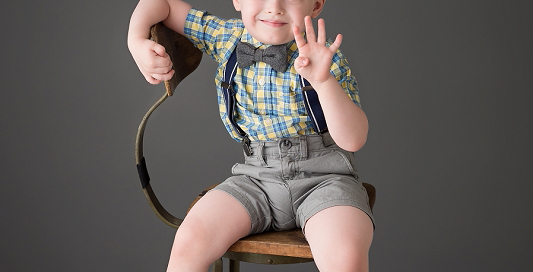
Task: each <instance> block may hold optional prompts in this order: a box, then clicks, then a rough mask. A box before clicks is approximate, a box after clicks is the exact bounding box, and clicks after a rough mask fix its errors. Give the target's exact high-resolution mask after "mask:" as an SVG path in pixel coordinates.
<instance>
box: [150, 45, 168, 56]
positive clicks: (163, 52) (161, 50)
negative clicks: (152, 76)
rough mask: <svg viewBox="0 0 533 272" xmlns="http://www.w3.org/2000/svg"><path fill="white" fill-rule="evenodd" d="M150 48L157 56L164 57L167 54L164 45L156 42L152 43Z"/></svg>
mask: <svg viewBox="0 0 533 272" xmlns="http://www.w3.org/2000/svg"><path fill="white" fill-rule="evenodd" d="M152 50H153V51H154V52H155V53H156V54H157V55H159V56H161V57H164V56H166V55H167V51H166V50H165V47H164V46H162V45H160V44H158V43H154V46H153V47H152Z"/></svg>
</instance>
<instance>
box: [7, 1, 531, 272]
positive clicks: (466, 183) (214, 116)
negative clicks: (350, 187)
mask: <svg viewBox="0 0 533 272" xmlns="http://www.w3.org/2000/svg"><path fill="white" fill-rule="evenodd" d="M194 4H195V6H197V7H199V8H206V9H209V10H211V11H213V12H215V13H217V14H219V15H221V16H223V17H234V16H237V15H238V14H237V13H236V12H235V11H233V8H232V5H231V4H230V1H226V0H224V1H206V0H203V1H200V0H198V1H195V2H194ZM135 5H136V1H133V0H130V1H126V0H117V1H102V0H95V1H8V2H6V3H3V4H2V8H1V9H0V22H1V24H0V27H1V33H2V42H1V47H0V49H1V50H0V60H1V74H0V77H1V85H2V91H1V92H0V116H1V123H0V124H1V126H0V133H1V138H0V139H1V141H0V155H1V166H0V167H1V168H0V169H1V175H0V179H1V183H2V189H1V190H0V218H1V223H0V224H1V225H0V227H1V229H0V235H1V243H0V271H164V270H165V267H166V262H167V258H168V253H169V251H170V246H171V243H172V240H173V235H174V230H172V229H171V228H169V227H167V226H166V225H164V224H163V223H161V222H159V221H158V219H157V218H156V217H155V216H154V215H153V214H152V212H151V210H150V208H149V207H148V205H147V203H146V201H145V199H144V196H143V195H142V192H141V188H140V184H139V182H138V180H137V173H136V170H135V163H134V156H133V150H134V137H135V133H136V129H137V126H138V123H139V121H140V119H141V118H142V116H143V115H144V113H145V111H146V110H147V109H148V107H149V106H151V104H152V103H153V102H154V101H155V100H156V99H157V98H158V97H159V96H160V95H161V93H162V86H151V85H149V84H148V83H146V82H145V81H144V79H143V78H142V76H141V74H140V73H139V72H138V70H137V68H136V66H135V63H134V62H133V60H132V59H131V56H130V55H129V52H128V50H127V47H126V31H127V26H128V21H129V17H130V14H131V12H132V11H133V8H134V6H135ZM531 14H532V5H531V4H530V1H525V0H517V1H487V0H484V1H481V0H469V1H458V0H448V1H432V0H424V1H421V0H409V1H406V0H396V1H379V0H373V1H348V0H345V1H340V0H337V1H332V0H330V1H328V3H327V4H326V8H325V10H324V12H323V13H322V17H324V18H326V22H327V26H328V33H329V36H331V37H333V36H334V34H336V33H343V34H344V35H345V39H344V43H343V45H342V50H343V52H344V53H345V55H346V56H347V57H348V59H349V60H350V63H351V68H352V69H353V71H354V73H355V74H356V76H357V78H358V81H359V86H360V90H361V98H362V102H363V107H364V110H365V111H366V113H367V115H368V117H369V120H370V124H371V129H370V134H369V140H368V142H367V144H366V146H365V147H364V148H363V149H362V150H361V151H359V152H358V153H357V154H356V156H357V159H358V165H359V170H360V173H361V176H362V177H363V179H364V181H366V182H370V183H372V184H374V185H375V186H376V187H377V190H378V199H377V204H376V207H375V216H376V218H377V230H376V233H375V237H374V243H373V246H372V248H371V252H370V253H371V257H370V258H371V260H370V261H371V268H372V270H373V271H532V270H533V262H532V260H531V257H532V252H533V243H532V242H533V234H532V229H533V222H532V215H531V208H532V207H533V200H532V198H531V196H530V195H531V193H532V192H533V185H532V178H531V163H532V162H533V160H532V156H531V152H532V151H533V145H532V143H531V141H530V139H531V137H532V136H533V133H532V129H531V120H532V119H531V117H532V111H531V109H530V108H531V103H532V102H533V95H532V87H531V86H532V84H531V78H532V77H531V72H532V71H533V69H532V68H533V67H532V60H533V58H532V50H531V49H532V48H533V42H532V37H531V36H532V35H531V34H532V29H531V26H532V25H533V24H532V23H533V19H531V17H532V16H531ZM214 67H215V66H214V63H213V62H212V61H211V60H210V59H209V58H204V61H203V62H202V64H201V67H200V68H199V71H198V72H196V73H195V74H194V75H192V76H191V77H190V78H187V79H186V80H185V81H184V82H183V83H182V85H180V87H179V90H178V93H177V94H176V96H174V97H173V98H172V99H170V100H169V101H167V102H166V104H164V105H163V106H162V107H161V108H160V109H159V110H158V111H157V112H156V113H155V115H154V116H153V117H152V119H151V121H150V123H149V127H148V129H147V134H146V144H145V149H146V153H145V155H146V157H147V161H148V165H149V169H150V172H151V175H152V179H153V183H154V186H155V190H156V191H157V192H158V193H159V195H160V197H161V199H162V202H163V204H165V205H167V206H168V207H169V209H170V210H171V211H172V212H173V213H175V214H177V215H179V216H182V215H183V214H184V213H185V210H186V207H187V205H188V204H189V203H190V202H191V201H192V199H193V198H194V196H195V195H196V194H197V193H198V192H200V191H201V190H202V189H203V188H205V187H207V186H208V185H211V184H213V183H217V182H220V181H222V180H223V179H224V178H225V177H227V176H228V175H229V174H230V167H231V166H232V165H233V164H234V163H235V162H239V161H241V160H242V159H241V150H240V148H239V145H238V144H237V143H235V142H233V141H232V140H231V139H230V137H229V136H228V135H227V133H226V132H225V130H224V128H223V126H222V123H221V122H220V120H219V117H218V113H217V107H216V96H215V91H214V86H213V80H212V77H213V74H214ZM202 165H204V166H202ZM243 267H244V269H246V268H248V269H249V270H248V271H250V270H251V271H316V268H314V266H313V265H312V264H305V265H291V266H284V267H283V266H280V267H268V266H261V267H260V266H257V265H243Z"/></svg>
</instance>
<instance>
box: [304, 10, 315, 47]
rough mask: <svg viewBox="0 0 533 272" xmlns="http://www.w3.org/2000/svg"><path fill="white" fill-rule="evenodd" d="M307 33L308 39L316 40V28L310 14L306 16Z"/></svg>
mask: <svg viewBox="0 0 533 272" xmlns="http://www.w3.org/2000/svg"><path fill="white" fill-rule="evenodd" d="M305 34H307V40H308V41H313V42H314V41H316V36H315V29H314V28H313V22H312V21H311V17H310V16H305Z"/></svg>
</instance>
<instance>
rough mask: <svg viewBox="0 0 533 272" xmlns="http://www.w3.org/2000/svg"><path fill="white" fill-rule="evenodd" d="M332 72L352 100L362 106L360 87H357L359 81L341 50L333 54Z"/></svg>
mask: <svg viewBox="0 0 533 272" xmlns="http://www.w3.org/2000/svg"><path fill="white" fill-rule="evenodd" d="M331 74H332V75H333V76H335V78H336V79H337V81H338V82H339V84H341V86H342V88H343V89H344V91H345V92H346V94H348V96H349V97H350V98H351V99H352V101H353V102H354V103H355V104H357V105H358V106H359V107H361V101H360V98H359V88H358V87H357V81H356V79H355V77H354V76H353V75H352V71H351V70H350V67H349V66H348V60H346V58H345V57H344V55H343V54H342V53H341V51H339V50H337V52H336V53H335V54H334V55H333V62H332V65H331Z"/></svg>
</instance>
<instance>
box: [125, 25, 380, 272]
mask: <svg viewBox="0 0 533 272" xmlns="http://www.w3.org/2000/svg"><path fill="white" fill-rule="evenodd" d="M151 35H152V39H153V40H154V41H156V42H158V43H160V44H162V45H163V46H164V47H165V48H166V50H167V53H168V54H169V55H170V58H171V59H172V63H173V65H174V70H175V75H174V77H173V78H172V79H171V80H169V81H165V89H166V93H165V94H164V95H163V97H161V99H159V100H158V101H157V102H156V103H155V104H154V105H153V106H152V107H151V108H150V109H149V111H148V112H147V113H146V115H145V116H144V118H143V119H142V121H141V124H140V125H139V130H138V132H137V139H136V148H135V158H136V163H137V169H138V172H139V177H140V180H141V185H142V188H143V191H144V194H145V196H146V198H147V199H148V202H149V204H150V206H151V207H152V210H153V211H154V212H155V214H156V215H157V216H158V217H159V219H161V220H162V221H163V222H164V223H166V224H167V225H169V226H171V227H173V228H176V229H177V228H178V227H179V226H180V224H181V223H182V222H183V220H182V219H179V218H176V217H174V216H173V215H171V214H170V213H169V212H168V211H167V210H166V209H165V208H163V206H162V205H161V203H160V202H159V201H158V199H157V197H156V195H155V193H154V191H153V190H152V187H151V185H150V178H149V176H148V171H147V168H146V163H145V159H144V157H143V136H144V130H145V126H146V122H147V121H148V118H149V117H150V115H151V114H152V112H153V111H154V110H155V109H156V108H157V107H158V106H159V105H160V104H161V103H163V102H164V101H165V100H166V99H167V98H168V97H169V96H171V95H172V93H173V91H174V89H175V88H176V87H177V85H178V84H179V83H180V82H181V80H183V79H184V78H185V77H186V76H188V75H189V74H190V73H192V72H193V71H194V70H195V69H196V68H197V67H198V65H199V64H200V60H201V58H202V52H200V51H199V50H198V49H197V48H195V47H194V46H193V45H192V43H191V42H190V41H189V40H188V39H187V38H185V37H183V36H182V35H180V34H178V33H176V32H174V31H172V30H170V29H169V28H167V27H166V26H164V25H163V24H161V23H159V24H157V25H154V26H153V27H152V29H151ZM178 55H179V57H178ZM363 185H364V187H365V188H366V190H367V192H368V195H369V199H370V207H373V206H374V202H375V196H376V190H375V188H374V186H372V185H370V184H367V183H363ZM215 186H216V185H213V186H211V187H209V188H207V189H206V190H205V191H203V192H202V193H200V195H199V196H198V197H197V198H196V199H195V200H194V202H193V203H192V204H191V206H190V207H189V210H190V208H191V207H192V206H193V205H194V204H195V203H196V202H197V201H198V200H199V199H200V198H201V197H202V196H203V195H204V194H205V193H207V191H209V190H210V189H212V188H213V187H215ZM223 258H227V259H229V270H230V271H231V272H234V271H239V267H240V262H241V261H243V262H249V263H257V264H294V263H304V262H312V261H313V256H312V254H311V250H310V248H309V244H308V243H307V241H306V240H305V237H304V235H303V233H302V231H301V230H300V229H294V230H288V231H278V232H276V231H270V232H265V233H261V234H255V235H250V236H248V237H245V238H242V239H241V240H239V241H237V242H236V243H235V244H233V245H232V246H231V247H230V248H229V249H228V251H227V252H226V254H225V255H224V256H223ZM222 270H223V264H222V258H221V259H219V260H217V261H216V262H215V263H214V264H213V271H214V272H222Z"/></svg>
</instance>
